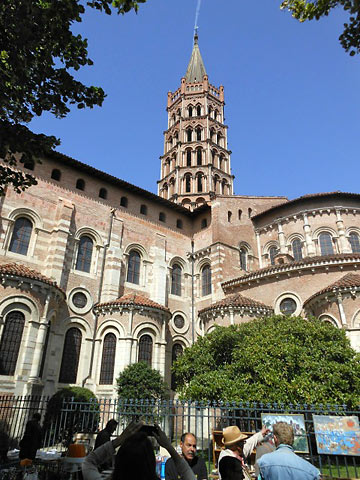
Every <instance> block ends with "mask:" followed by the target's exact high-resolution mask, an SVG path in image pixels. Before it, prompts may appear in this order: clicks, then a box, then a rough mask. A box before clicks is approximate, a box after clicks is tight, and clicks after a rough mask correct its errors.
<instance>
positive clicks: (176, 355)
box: [171, 343, 184, 390]
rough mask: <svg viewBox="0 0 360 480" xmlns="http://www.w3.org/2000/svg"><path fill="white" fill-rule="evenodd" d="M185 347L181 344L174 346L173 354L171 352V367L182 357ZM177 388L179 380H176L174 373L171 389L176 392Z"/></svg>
mask: <svg viewBox="0 0 360 480" xmlns="http://www.w3.org/2000/svg"><path fill="white" fill-rule="evenodd" d="M183 351H184V349H183V347H182V345H181V344H180V343H175V345H174V346H173V348H172V352H171V366H172V365H173V364H174V362H176V360H177V359H178V358H179V357H181V355H182V354H183ZM176 387H177V379H176V375H175V373H172V374H171V389H172V390H176Z"/></svg>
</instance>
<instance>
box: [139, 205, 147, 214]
mask: <svg viewBox="0 0 360 480" xmlns="http://www.w3.org/2000/svg"><path fill="white" fill-rule="evenodd" d="M140 213H141V214H142V215H147V206H146V205H140Z"/></svg>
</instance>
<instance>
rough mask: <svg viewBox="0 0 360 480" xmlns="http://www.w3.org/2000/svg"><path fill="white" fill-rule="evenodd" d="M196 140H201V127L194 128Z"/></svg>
mask: <svg viewBox="0 0 360 480" xmlns="http://www.w3.org/2000/svg"><path fill="white" fill-rule="evenodd" d="M196 140H201V128H197V129H196Z"/></svg>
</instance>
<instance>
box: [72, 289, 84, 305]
mask: <svg viewBox="0 0 360 480" xmlns="http://www.w3.org/2000/svg"><path fill="white" fill-rule="evenodd" d="M72 302H73V304H74V305H75V307H77V308H84V307H85V306H86V304H87V298H86V295H85V293H82V292H76V293H75V294H74V295H73V297H72Z"/></svg>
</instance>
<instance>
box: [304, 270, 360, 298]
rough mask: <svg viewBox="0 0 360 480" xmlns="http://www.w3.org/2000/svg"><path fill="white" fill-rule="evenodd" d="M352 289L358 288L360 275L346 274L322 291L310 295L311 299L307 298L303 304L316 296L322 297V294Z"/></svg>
mask: <svg viewBox="0 0 360 480" xmlns="http://www.w3.org/2000/svg"><path fill="white" fill-rule="evenodd" d="M352 287H360V275H359V274H356V273H347V274H346V275H344V276H343V277H341V278H340V279H339V280H337V281H336V282H334V283H331V284H330V285H328V286H327V287H325V288H323V289H322V290H319V291H318V292H316V293H314V295H311V297H309V298H308V299H307V300H306V301H305V302H304V305H305V304H306V303H308V302H310V301H311V300H312V299H314V298H315V297H317V296H318V295H322V294H323V293H326V292H335V291H337V290H343V289H347V288H352Z"/></svg>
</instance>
